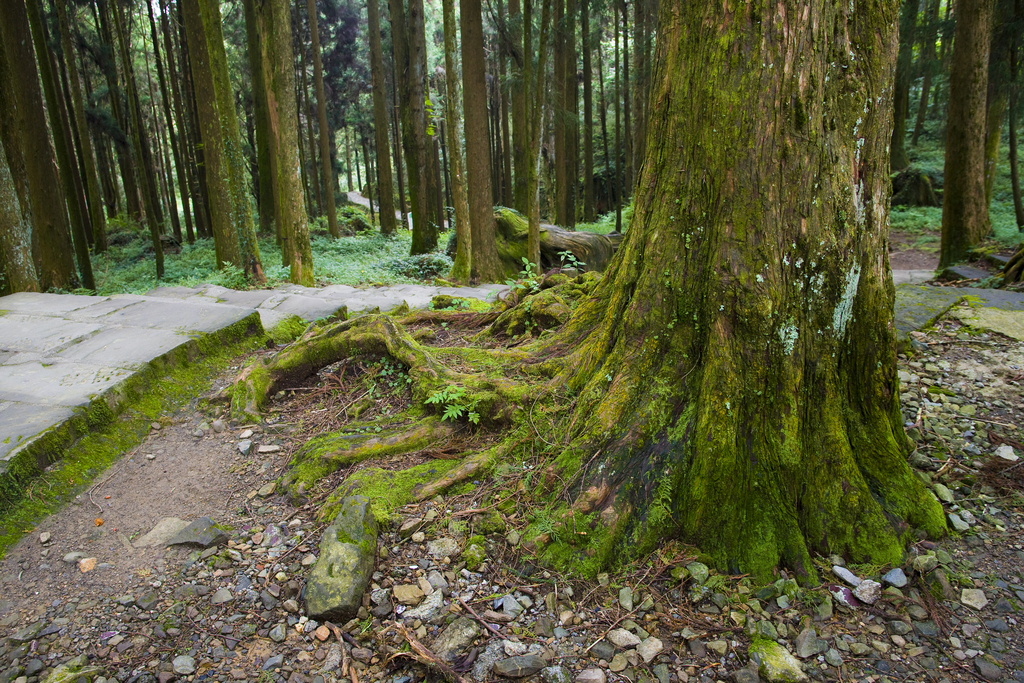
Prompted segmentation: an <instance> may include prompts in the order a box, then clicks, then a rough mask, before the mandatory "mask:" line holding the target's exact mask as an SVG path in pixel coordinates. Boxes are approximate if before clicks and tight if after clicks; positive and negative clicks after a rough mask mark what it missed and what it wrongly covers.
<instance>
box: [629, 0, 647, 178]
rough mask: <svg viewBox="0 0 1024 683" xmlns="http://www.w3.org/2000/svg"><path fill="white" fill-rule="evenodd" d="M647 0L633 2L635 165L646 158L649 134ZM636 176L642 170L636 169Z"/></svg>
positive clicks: (633, 132) (633, 143)
mask: <svg viewBox="0 0 1024 683" xmlns="http://www.w3.org/2000/svg"><path fill="white" fill-rule="evenodd" d="M648 21H649V17H648V16H647V0H633V91H632V94H633V131H632V134H633V142H632V145H633V163H634V166H635V167H638V166H639V165H640V163H641V162H642V161H643V158H644V148H645V142H646V141H645V140H644V138H645V137H646V132H647V87H648V74H647V59H648V54H647V31H648V29H647V25H648ZM636 174H637V175H639V174H640V169H639V168H636Z"/></svg>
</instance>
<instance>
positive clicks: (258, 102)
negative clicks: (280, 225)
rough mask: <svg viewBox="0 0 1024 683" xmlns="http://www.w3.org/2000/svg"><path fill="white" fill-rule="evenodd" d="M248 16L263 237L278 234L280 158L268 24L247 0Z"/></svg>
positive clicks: (245, 7)
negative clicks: (271, 107) (271, 101)
mask: <svg viewBox="0 0 1024 683" xmlns="http://www.w3.org/2000/svg"><path fill="white" fill-rule="evenodd" d="M242 9H243V12H244V14H245V39H246V43H245V44H246V51H247V52H248V64H249V74H250V78H251V79H252V100H253V111H252V119H253V128H254V131H253V132H254V134H255V138H256V169H257V185H258V189H257V192H258V196H259V202H258V205H259V232H260V234H262V235H270V234H275V235H276V234H277V229H276V228H275V224H274V216H275V215H276V208H275V207H274V197H275V195H274V179H275V178H276V177H277V173H276V170H277V169H276V161H277V156H276V154H275V153H274V149H273V135H272V134H271V131H270V112H269V111H268V108H267V78H266V74H265V68H264V66H265V62H266V55H264V45H265V44H266V41H267V40H268V38H267V32H266V25H265V24H264V23H263V20H262V14H261V13H260V12H259V11H258V10H257V7H256V0H243V2H242Z"/></svg>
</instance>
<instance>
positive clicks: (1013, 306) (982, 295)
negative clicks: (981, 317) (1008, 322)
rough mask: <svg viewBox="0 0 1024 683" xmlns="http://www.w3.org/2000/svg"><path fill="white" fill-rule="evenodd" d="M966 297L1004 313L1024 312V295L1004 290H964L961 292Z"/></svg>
mask: <svg viewBox="0 0 1024 683" xmlns="http://www.w3.org/2000/svg"><path fill="white" fill-rule="evenodd" d="M961 291H962V293H963V295H964V296H968V297H971V299H970V301H971V302H972V303H975V304H980V305H982V306H985V307H988V308H998V309H1000V310H1003V311H1024V293H1021V292H1008V291H1006V290H1003V289H964V290H961Z"/></svg>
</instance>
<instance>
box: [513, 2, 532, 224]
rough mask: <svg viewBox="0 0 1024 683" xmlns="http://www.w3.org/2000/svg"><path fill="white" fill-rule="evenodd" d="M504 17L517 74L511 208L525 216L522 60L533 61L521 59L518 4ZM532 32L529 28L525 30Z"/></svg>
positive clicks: (526, 157) (526, 138) (525, 135)
mask: <svg viewBox="0 0 1024 683" xmlns="http://www.w3.org/2000/svg"><path fill="white" fill-rule="evenodd" d="M508 14H509V25H510V27H511V28H510V31H509V34H510V37H511V42H512V48H511V50H510V52H511V55H512V64H513V69H514V70H516V71H517V72H518V73H517V74H516V75H514V76H513V79H512V174H513V180H512V208H514V209H515V210H516V211H518V212H519V213H521V214H523V215H526V212H527V206H526V176H527V170H526V169H527V166H529V163H530V162H529V150H528V147H529V135H528V133H527V130H526V108H527V105H526V100H527V98H528V97H529V95H528V94H527V89H526V88H524V87H523V73H524V72H525V62H524V60H525V59H527V58H529V59H533V55H527V56H524V54H523V52H522V46H523V31H524V30H525V28H524V25H523V13H522V9H521V5H520V0H509V1H508ZM527 28H530V30H532V27H527Z"/></svg>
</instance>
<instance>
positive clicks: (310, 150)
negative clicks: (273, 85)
mask: <svg viewBox="0 0 1024 683" xmlns="http://www.w3.org/2000/svg"><path fill="white" fill-rule="evenodd" d="M301 1H302V0H296V2H301ZM297 7H298V5H296V8H297ZM295 16H296V21H298V19H297V17H298V11H296V13H295ZM300 23H301V22H300ZM299 36H300V40H299V44H298V45H297V46H296V47H297V48H298V51H299V88H300V90H299V95H300V97H301V101H300V104H299V106H300V109H299V112H300V115H301V116H303V117H305V119H306V147H305V149H306V150H307V156H306V162H307V163H308V164H309V166H308V173H307V175H306V181H307V182H308V183H309V185H311V186H312V197H313V199H314V200H316V201H315V203H314V204H313V215H314V217H315V216H322V215H324V198H323V193H322V192H321V191H320V173H319V172H318V171H317V167H316V138H315V137H314V135H313V117H312V116H310V115H309V114H310V112H311V111H312V106H311V105H310V102H309V86H308V84H307V82H306V48H305V46H304V45H303V44H302V40H301V36H302V31H301V30H300V31H299ZM300 121H301V119H300Z"/></svg>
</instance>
